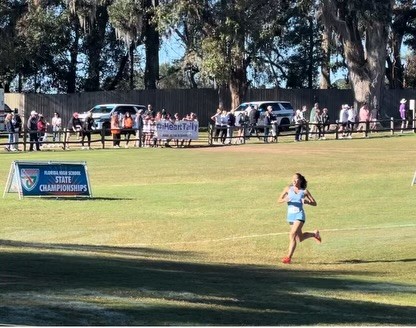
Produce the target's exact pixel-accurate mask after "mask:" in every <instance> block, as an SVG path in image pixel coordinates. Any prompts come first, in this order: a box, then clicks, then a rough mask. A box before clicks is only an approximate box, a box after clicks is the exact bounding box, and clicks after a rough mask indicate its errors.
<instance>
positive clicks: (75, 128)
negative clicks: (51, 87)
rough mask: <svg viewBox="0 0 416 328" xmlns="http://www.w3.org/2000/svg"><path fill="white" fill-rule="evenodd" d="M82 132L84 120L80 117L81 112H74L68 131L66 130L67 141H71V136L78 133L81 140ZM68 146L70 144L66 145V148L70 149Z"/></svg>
mask: <svg viewBox="0 0 416 328" xmlns="http://www.w3.org/2000/svg"><path fill="white" fill-rule="evenodd" d="M81 132H82V122H81V120H80V119H79V114H78V113H77V112H75V113H74V114H72V117H71V119H70V120H69V122H68V126H67V132H66V143H68V142H69V138H70V137H71V135H73V134H75V135H77V139H78V140H79V134H80V133H81ZM68 148H69V146H68V145H66V146H65V149H68Z"/></svg>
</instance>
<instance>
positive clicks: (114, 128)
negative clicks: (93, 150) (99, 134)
mask: <svg viewBox="0 0 416 328" xmlns="http://www.w3.org/2000/svg"><path fill="white" fill-rule="evenodd" d="M120 133H121V131H120V118H119V116H118V113H117V112H114V113H113V115H112V116H111V134H112V136H113V147H114V148H120Z"/></svg>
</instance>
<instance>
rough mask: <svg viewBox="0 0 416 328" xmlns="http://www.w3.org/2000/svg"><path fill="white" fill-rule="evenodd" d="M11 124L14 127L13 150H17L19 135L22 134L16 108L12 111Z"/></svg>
mask: <svg viewBox="0 0 416 328" xmlns="http://www.w3.org/2000/svg"><path fill="white" fill-rule="evenodd" d="M12 123H13V127H14V146H15V147H14V148H16V150H19V137H20V133H21V132H22V125H23V122H22V118H21V117H20V115H19V111H18V109H17V108H15V109H14V114H13V116H12Z"/></svg>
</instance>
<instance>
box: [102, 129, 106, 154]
mask: <svg viewBox="0 0 416 328" xmlns="http://www.w3.org/2000/svg"><path fill="white" fill-rule="evenodd" d="M105 130H106V129H105V127H102V128H101V145H102V147H103V149H104V148H105V133H106V131H105Z"/></svg>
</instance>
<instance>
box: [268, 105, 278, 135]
mask: <svg viewBox="0 0 416 328" xmlns="http://www.w3.org/2000/svg"><path fill="white" fill-rule="evenodd" d="M267 110H268V112H269V114H270V124H271V127H272V130H271V132H272V141H275V142H277V135H278V133H279V126H278V124H277V118H276V115H274V114H273V108H272V106H267Z"/></svg>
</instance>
